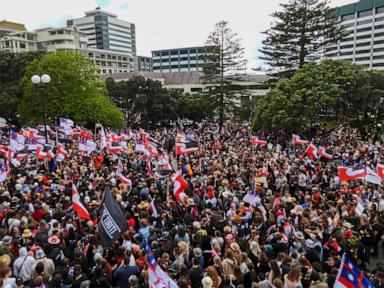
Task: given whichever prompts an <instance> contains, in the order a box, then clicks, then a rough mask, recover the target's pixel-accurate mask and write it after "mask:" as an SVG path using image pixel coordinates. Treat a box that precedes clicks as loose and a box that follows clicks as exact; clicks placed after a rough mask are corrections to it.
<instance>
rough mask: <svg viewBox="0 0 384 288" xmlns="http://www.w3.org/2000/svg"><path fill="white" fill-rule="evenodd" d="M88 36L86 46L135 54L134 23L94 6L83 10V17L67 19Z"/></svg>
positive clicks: (68, 24)
mask: <svg viewBox="0 0 384 288" xmlns="http://www.w3.org/2000/svg"><path fill="white" fill-rule="evenodd" d="M67 26H68V27H72V26H74V27H77V28H78V29H79V30H82V31H84V32H85V33H86V34H87V36H88V40H89V43H88V47H90V48H97V49H102V50H111V51H115V52H120V53H127V54H129V55H130V56H132V57H134V56H136V32H135V31H136V30H135V24H132V23H129V22H127V21H123V20H120V19H117V15H115V14H112V13H109V12H106V11H104V10H101V9H100V8H96V9H95V10H92V11H88V12H85V17H82V18H77V19H72V20H68V21H67Z"/></svg>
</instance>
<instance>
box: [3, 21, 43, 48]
mask: <svg viewBox="0 0 384 288" xmlns="http://www.w3.org/2000/svg"><path fill="white" fill-rule="evenodd" d="M1 50H3V51H9V52H13V53H20V52H28V51H36V50H37V46H36V34H35V33H31V32H28V31H27V29H26V28H25V26H24V24H20V23H14V22H9V21H5V20H4V21H0V51H1Z"/></svg>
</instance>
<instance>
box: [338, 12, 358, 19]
mask: <svg viewBox="0 0 384 288" xmlns="http://www.w3.org/2000/svg"><path fill="white" fill-rule="evenodd" d="M354 18H355V13H351V14H347V15H343V16H341V21H345V20H350V19H354Z"/></svg>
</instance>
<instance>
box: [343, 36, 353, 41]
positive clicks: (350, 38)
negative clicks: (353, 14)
mask: <svg viewBox="0 0 384 288" xmlns="http://www.w3.org/2000/svg"><path fill="white" fill-rule="evenodd" d="M348 41H353V37H349V38H343V39H341V40H340V42H348Z"/></svg>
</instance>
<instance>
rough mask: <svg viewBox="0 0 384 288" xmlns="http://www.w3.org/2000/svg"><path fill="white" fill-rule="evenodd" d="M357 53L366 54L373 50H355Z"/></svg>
mask: <svg viewBox="0 0 384 288" xmlns="http://www.w3.org/2000/svg"><path fill="white" fill-rule="evenodd" d="M355 53H356V54H366V53H371V50H359V51H356V52H355Z"/></svg>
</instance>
